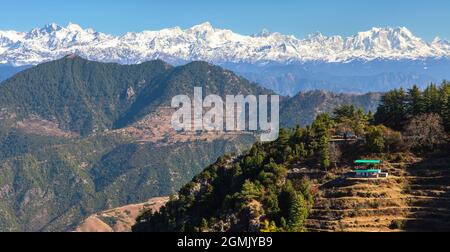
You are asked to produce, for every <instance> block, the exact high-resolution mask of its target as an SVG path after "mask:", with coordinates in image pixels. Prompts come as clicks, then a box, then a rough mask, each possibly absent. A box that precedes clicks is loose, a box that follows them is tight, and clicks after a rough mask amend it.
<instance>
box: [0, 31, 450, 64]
mask: <svg viewBox="0 0 450 252" xmlns="http://www.w3.org/2000/svg"><path fill="white" fill-rule="evenodd" d="M71 53H76V54H77V55H80V56H81V57H84V58H87V59H90V60H96V61H102V62H118V63H122V64H132V63H140V62H143V61H148V60H152V59H156V58H158V59H163V60H168V61H190V60H205V61H209V62H212V63H217V62H247V63H264V62H268V61H275V62H280V63H288V62H292V61H299V62H305V61H324V62H348V61H351V60H354V59H362V60H373V59H379V58H382V59H420V58H427V57H450V43H449V42H448V41H447V40H443V39H440V38H436V39H434V40H433V41H432V42H431V43H427V42H426V41H424V40H423V39H421V38H419V37H416V36H414V35H413V33H412V32H411V31H409V30H408V29H407V28H406V27H393V28H392V27H384V28H382V27H374V28H372V29H370V30H368V31H363V32H358V33H357V34H355V35H353V36H350V37H341V36H326V35H323V34H321V33H320V32H317V33H314V34H311V35H309V36H307V37H306V38H305V39H297V38H296V37H295V36H293V35H283V34H281V33H277V32H274V33H272V32H269V31H268V30H266V29H264V30H263V31H261V32H260V33H257V34H254V35H250V36H247V35H241V34H238V33H235V32H233V31H231V30H226V29H217V28H214V27H213V25H212V24H211V23H209V22H204V23H201V24H198V25H194V26H192V27H190V28H187V29H184V30H183V29H181V28H179V27H174V28H169V29H163V30H160V31H143V32H138V33H131V32H129V33H127V34H125V35H123V36H113V35H108V34H104V33H100V32H95V31H94V30H93V29H83V28H82V27H81V26H80V25H78V24H75V23H69V24H68V25H67V26H66V27H63V26H60V25H58V24H55V23H51V24H48V25H45V26H44V27H42V28H36V29H33V30H31V31H30V32H16V31H0V62H3V63H6V64H11V65H16V66H18V65H30V64H38V63H42V62H45V61H50V60H55V59H58V58H61V57H64V56H65V55H68V54H71Z"/></svg>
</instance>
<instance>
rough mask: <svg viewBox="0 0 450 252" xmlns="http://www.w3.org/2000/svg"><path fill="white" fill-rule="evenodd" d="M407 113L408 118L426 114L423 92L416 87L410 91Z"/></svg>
mask: <svg viewBox="0 0 450 252" xmlns="http://www.w3.org/2000/svg"><path fill="white" fill-rule="evenodd" d="M407 99H408V103H407V106H408V107H407V111H408V117H412V116H415V115H418V114H421V113H423V112H425V105H424V101H423V97H422V92H421V91H420V89H419V87H418V86H416V85H414V86H413V87H412V88H411V89H409V90H408V98H407Z"/></svg>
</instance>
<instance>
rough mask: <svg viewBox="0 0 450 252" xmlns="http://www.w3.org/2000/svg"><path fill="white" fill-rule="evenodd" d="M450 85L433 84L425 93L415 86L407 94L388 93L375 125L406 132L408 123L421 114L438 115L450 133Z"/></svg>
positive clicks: (383, 100) (376, 116)
mask: <svg viewBox="0 0 450 252" xmlns="http://www.w3.org/2000/svg"><path fill="white" fill-rule="evenodd" d="M449 97H450V83H449V82H448V81H443V82H442V84H441V85H440V86H436V85H435V84H431V85H429V86H428V87H426V88H425V89H424V90H423V91H420V90H419V88H418V87H417V86H413V87H412V88H411V89H409V90H408V91H407V92H405V91H404V90H403V89H399V90H397V89H394V90H392V91H389V92H387V93H386V94H385V95H384V96H383V97H382V99H381V104H380V106H379V107H378V110H377V112H376V114H375V118H374V119H375V123H377V124H383V125H385V126H387V127H390V128H392V129H394V130H404V129H405V125H406V124H407V123H408V121H409V120H410V119H411V118H412V117H414V116H417V115H419V114H422V113H427V114H438V115H439V116H440V117H441V118H442V119H443V124H444V127H445V130H446V131H447V132H450V116H449V115H450V110H449V109H450V106H449Z"/></svg>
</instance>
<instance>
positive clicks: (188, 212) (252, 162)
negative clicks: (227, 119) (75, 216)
mask: <svg viewBox="0 0 450 252" xmlns="http://www.w3.org/2000/svg"><path fill="white" fill-rule="evenodd" d="M447 89H448V83H447V82H444V83H442V85H441V86H439V87H437V86H435V85H431V86H430V87H428V88H427V89H425V90H424V91H423V92H420V91H419V92H418V96H419V97H420V98H419V100H420V101H424V104H425V105H423V107H421V108H420V110H418V111H414V112H411V109H413V108H415V107H416V106H417V103H416V102H412V100H413V99H412V97H413V96H412V95H409V96H408V95H407V94H406V92H404V91H402V90H393V91H391V92H388V93H387V94H385V95H384V96H383V97H382V103H381V105H380V107H379V108H378V110H377V112H376V113H375V115H373V114H372V113H371V112H368V113H365V112H364V111H363V110H362V109H358V108H357V107H355V106H353V105H343V106H341V107H338V108H335V109H334V110H333V113H332V114H331V115H329V114H326V113H324V114H320V115H319V116H317V118H316V119H315V120H314V122H313V123H312V124H311V125H309V126H306V127H303V128H302V127H298V126H297V127H296V128H293V129H281V131H280V137H279V139H278V140H276V141H274V142H271V143H264V144H260V143H256V144H254V145H253V147H252V148H251V149H250V150H249V151H247V152H245V153H244V154H243V155H236V156H224V157H222V158H219V159H218V160H217V162H216V163H214V164H213V165H211V166H209V167H207V168H206V169H205V170H204V171H203V172H201V173H200V174H199V175H197V176H195V177H194V179H193V180H192V181H191V182H189V183H187V184H186V185H184V186H183V187H182V188H181V189H180V191H179V193H178V194H176V195H173V196H172V197H171V200H170V201H169V202H168V203H167V204H166V206H164V207H162V208H161V209H160V211H158V212H152V211H147V212H144V213H143V214H142V215H141V216H139V217H138V218H137V223H136V225H135V226H134V227H133V231H202V232H206V231H305V230H308V229H309V228H311V230H314V229H319V230H320V228H321V226H320V225H322V224H318V225H319V228H317V227H315V228H312V226H311V220H312V219H311V218H326V217H325V216H334V217H333V219H332V220H331V221H332V222H333V221H334V223H335V225H337V224H336V223H340V224H339V225H340V226H339V225H337V226H336V227H335V228H338V227H340V228H341V230H344V228H345V225H346V224H343V223H344V222H343V221H346V218H350V217H352V218H357V217H358V216H366V218H369V217H370V215H367V213H366V215H362V214H363V213H362V212H353V213H352V215H346V213H347V212H345V211H346V210H345V209H344V210H342V211H341V212H339V210H338V209H339V208H336V209H337V210H334V209H330V208H325V209H323V208H321V207H323V205H322V204H323V199H322V198H323V197H330V198H327V199H330V200H331V199H335V200H336V201H333V202H334V203H332V204H331V206H332V207H334V206H335V205H336V204H337V203H336V202H337V200H339V199H340V198H341V197H342V200H344V199H346V197H345V196H346V194H345V193H344V192H342V194H339V193H341V192H339V193H338V191H339V190H340V188H341V187H342V189H344V188H347V189H351V188H352V187H353V186H355V188H356V186H357V185H358V184H359V185H361V186H368V187H367V188H369V187H370V188H372V187H374V186H375V188H376V187H378V188H380V190H382V189H383V188H384V189H386V188H387V189H389V188H391V189H390V190H394V189H395V190H397V191H396V192H397V194H399V193H400V197H401V198H400V199H401V202H403V200H405V201H408V203H402V204H405V205H401V206H397V205H394V206H391V205H389V204H393V203H389V202H390V201H393V200H395V199H396V200H397V201H398V200H399V199H398V198H393V197H394V196H392V198H391V196H390V192H389V193H384V194H381V193H379V195H378V196H376V198H375V199H373V198H371V199H370V200H371V201H370V202H371V203H370V202H369V201H368V200H367V201H366V200H365V197H371V194H362V192H358V194H356V195H355V196H352V195H349V196H348V198H349V199H348V200H352V199H353V197H357V196H358V197H360V198H361V200H360V202H359V203H358V202H356V203H352V204H356V205H353V206H352V207H353V208H359V207H363V205H361V204H366V205H368V206H370V207H377V208H378V207H380V205H378V204H381V203H379V201H380V202H381V201H382V200H384V202H385V203H384V204H388V205H387V208H386V209H387V210H389V209H391V210H392V211H394V212H392V211H391V212H388V211H387V210H386V211H384V210H383V209H378V210H377V209H375V210H374V211H373V212H374V213H377V211H378V212H379V213H380V214H381V215H379V216H377V217H376V218H378V221H376V220H377V219H376V218H374V220H373V222H372V223H369V224H364V225H367V226H366V230H370V229H369V227H372V226H373V227H377V228H378V230H385V229H387V230H389V228H392V229H405V228H407V227H415V228H416V229H418V230H421V228H422V230H429V229H433V230H442V229H444V230H448V228H449V227H450V225H448V223H449V222H448V219H446V217H444V216H445V215H443V214H445V213H447V214H448V211H450V209H448V204H447V205H446V203H444V202H448V199H447V198H446V195H448V183H449V182H450V179H448V175H449V174H448V171H445V169H444V170H442V168H443V167H447V168H448V167H449V166H448V162H449V161H450V160H449V159H448V154H449V153H448V150H449V149H450V148H449V147H450V145H449V139H448V137H447V136H448V133H449V130H448V129H446V128H445V123H446V119H445V116H446V114H447V113H449V110H448V107H446V104H447V100H446V99H447V96H448V95H447V92H448V90H447ZM414 90H416V88H413V89H411V90H409V91H408V92H409V93H415V92H416V91H414ZM403 96H404V97H403ZM414 97H415V96H414ZM430 97H433V99H432V100H431V101H429V99H430ZM408 101H409V102H408ZM426 104H428V105H426ZM441 116H442V117H443V118H444V119H442V118H441ZM400 126H401V127H400ZM361 157H366V158H378V159H382V160H383V165H384V167H385V169H389V171H391V172H392V174H391V177H389V178H388V179H386V180H380V181H378V180H377V181H378V182H374V183H370V180H357V179H356V180H355V179H352V178H351V175H349V174H351V171H352V164H353V160H355V159H358V158H361ZM446 158H447V159H446ZM408 160H409V161H408ZM412 160H416V161H412ZM427 160H434V161H433V162H431V161H427ZM436 160H440V161H439V162H441V163H440V164H439V165H437V164H436V162H435V161H436ZM445 160H447V161H445ZM399 162H400V164H399ZM442 162H444V163H442ZM445 162H447V163H446V164H445ZM433 164H434V166H435V168H433ZM397 166H399V168H395V167H397ZM417 167H422V168H421V169H422V170H421V171H420V170H418V169H417ZM418 174H421V175H422V176H423V177H421V178H419V177H417V176H418ZM438 174H439V175H438ZM413 175H414V176H413ZM434 176H438V178H439V179H437V178H436V177H434ZM411 178H412V179H411ZM433 181H434V182H433ZM432 183H435V185H436V186H439V187H437V188H439V190H443V191H442V193H441V192H439V193H438V194H436V193H437V192H436V191H435V190H433V187H431V188H430V187H427V185H430V184H432ZM384 184H386V186H385V185H384ZM411 184H414V185H417V187H418V188H420V189H413V188H411V187H409V185H411ZM446 188H447V189H446ZM384 189H383V190H384ZM366 192H367V193H369V190H368V189H367V190H366ZM419 193H420V194H419ZM424 193H430V195H432V194H431V193H435V196H431V197H430V195H429V196H427V197H429V198H424V195H423V194H424ZM326 194H328V195H329V196H326ZM339 195H340V196H339ZM372 195H377V194H372ZM378 197H379V198H378ZM395 197H399V196H398V195H397V196H395ZM328 204H330V203H328ZM348 204H349V205H350V203H348ZM396 204H397V203H396ZM409 204H410V205H409ZM360 205H361V206H360ZM419 206H420V207H419ZM319 207H320V209H318V208H319ZM328 207H330V205H329V206H328ZM336 207H341V208H345V207H344V205H339V206H336ZM441 207H443V209H442V208H441ZM350 208H351V207H350ZM397 209H402V210H401V211H400V210H397ZM417 209H420V211H421V212H416V211H418V210H417ZM437 210H439V211H438V212H436V211H437ZM348 211H350V210H348ZM319 213H323V214H325V216H324V215H322V214H320V215H319ZM394 213H395V214H394ZM396 214H398V216H397V215H396ZM383 216H384V217H386V216H393V218H397V217H398V218H401V219H393V218H387V220H389V221H390V220H392V223H391V222H386V221H387V220H385V221H380V218H383ZM408 216H409V217H408ZM433 218H434V219H433ZM436 218H441V219H436ZM439 221H441V222H440V224H436V223H439ZM319 222H320V219H319ZM412 222H414V223H415V224H414V225H413V224H409V225H406V226H405V223H412ZM377 223H379V224H377ZM419 223H422V224H423V225H422V224H419ZM430 223H433V224H432V225H431V224H430ZM328 224H329V223H328ZM328 224H327V225H328ZM353 225H359V224H358V222H356V224H355V223H353ZM361 225H363V224H361ZM377 225H378V226H377ZM421 225H422V226H421ZM349 227H350V226H349ZM361 227H364V226H361ZM330 230H331V229H330ZM334 230H335V231H338V230H337V229H334ZM349 230H351V229H349ZM359 230H364V229H359Z"/></svg>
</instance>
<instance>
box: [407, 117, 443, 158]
mask: <svg viewBox="0 0 450 252" xmlns="http://www.w3.org/2000/svg"><path fill="white" fill-rule="evenodd" d="M404 136H405V139H406V142H407V144H408V146H410V147H411V148H426V149H429V150H431V149H433V148H435V147H437V146H439V145H440V144H443V143H445V142H446V134H445V130H444V126H443V124H442V119H441V117H440V116H439V115H437V114H420V115H418V116H415V117H413V118H412V119H411V120H410V121H409V123H408V124H407V126H406V128H405V133H404Z"/></svg>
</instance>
